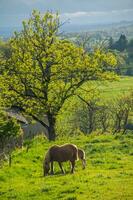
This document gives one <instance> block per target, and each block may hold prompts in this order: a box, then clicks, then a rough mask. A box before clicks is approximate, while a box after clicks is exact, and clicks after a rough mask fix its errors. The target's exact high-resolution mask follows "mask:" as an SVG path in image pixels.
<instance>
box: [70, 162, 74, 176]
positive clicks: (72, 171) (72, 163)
mask: <svg viewBox="0 0 133 200" xmlns="http://www.w3.org/2000/svg"><path fill="white" fill-rule="evenodd" d="M70 162H71V167H72V168H71V173H72V174H73V173H74V167H75V160H74V161H70Z"/></svg>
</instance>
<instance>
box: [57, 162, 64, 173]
mask: <svg viewBox="0 0 133 200" xmlns="http://www.w3.org/2000/svg"><path fill="white" fill-rule="evenodd" d="M58 164H59V167H60V169H61V172H62V174H65V172H64V170H63V167H62V164H61V162H58Z"/></svg>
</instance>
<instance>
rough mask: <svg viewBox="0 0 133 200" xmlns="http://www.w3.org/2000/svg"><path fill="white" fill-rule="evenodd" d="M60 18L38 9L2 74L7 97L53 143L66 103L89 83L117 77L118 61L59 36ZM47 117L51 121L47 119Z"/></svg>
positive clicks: (13, 44) (1, 85)
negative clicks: (58, 118)
mask: <svg viewBox="0 0 133 200" xmlns="http://www.w3.org/2000/svg"><path fill="white" fill-rule="evenodd" d="M60 26H61V24H60V22H59V16H58V14H53V13H51V12H46V13H45V15H43V16H42V15H41V14H40V13H39V12H37V11H33V13H32V17H31V18H30V19H29V20H28V21H27V22H23V30H22V31H21V32H20V33H15V35H14V37H13V38H12V39H11V43H10V45H11V52H12V54H11V57H10V59H7V61H6V65H5V67H4V69H3V70H2V75H1V76H0V88H2V98H3V99H4V100H5V101H4V102H5V103H6V105H7V106H17V107H18V108H19V109H20V110H21V111H22V112H24V113H26V114H27V115H29V116H32V117H33V119H35V120H36V121H38V122H40V123H41V124H42V125H43V126H44V127H45V128H46V129H47V132H48V137H49V140H54V139H55V137H56V133H55V123H56V118H57V116H58V114H59V112H60V109H61V108H62V107H63V105H64V103H65V101H66V100H67V99H68V98H70V97H72V96H73V95H75V91H76V90H77V89H78V88H80V86H82V85H83V84H84V83H85V82H87V81H90V80H98V79H99V80H103V79H112V78H114V73H113V72H111V70H113V68H114V66H115V65H116V59H115V57H114V56H113V55H112V53H110V52H107V53H105V52H102V51H100V50H99V49H97V50H95V51H94V52H93V53H91V54H90V55H88V54H87V53H85V51H84V50H83V49H82V48H81V47H77V46H76V45H74V44H73V43H71V42H69V41H67V40H63V39H62V40H61V39H60V37H59V36H58V34H59V27H60ZM44 116H46V117H47V121H48V122H47V123H46V122H45V121H44Z"/></svg>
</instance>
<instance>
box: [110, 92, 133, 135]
mask: <svg viewBox="0 0 133 200" xmlns="http://www.w3.org/2000/svg"><path fill="white" fill-rule="evenodd" d="M132 111H133V92H130V93H129V94H127V95H123V96H121V97H120V98H119V99H117V101H116V103H114V104H113V109H112V112H113V115H114V133H116V132H120V131H122V130H123V133H125V131H126V128H127V124H128V120H129V116H130V114H131V112H132Z"/></svg>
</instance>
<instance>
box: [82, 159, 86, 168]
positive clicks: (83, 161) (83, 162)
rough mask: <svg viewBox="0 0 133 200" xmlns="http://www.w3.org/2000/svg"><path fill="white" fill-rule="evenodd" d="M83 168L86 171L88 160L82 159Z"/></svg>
mask: <svg viewBox="0 0 133 200" xmlns="http://www.w3.org/2000/svg"><path fill="white" fill-rule="evenodd" d="M82 166H83V169H85V167H86V160H85V159H82Z"/></svg>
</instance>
